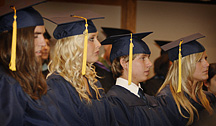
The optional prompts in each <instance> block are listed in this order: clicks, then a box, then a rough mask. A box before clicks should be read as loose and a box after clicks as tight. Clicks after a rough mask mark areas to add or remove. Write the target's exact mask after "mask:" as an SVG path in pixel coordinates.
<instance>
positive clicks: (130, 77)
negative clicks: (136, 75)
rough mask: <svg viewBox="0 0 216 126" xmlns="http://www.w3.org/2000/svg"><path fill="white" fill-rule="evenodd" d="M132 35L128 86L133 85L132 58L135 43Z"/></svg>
mask: <svg viewBox="0 0 216 126" xmlns="http://www.w3.org/2000/svg"><path fill="white" fill-rule="evenodd" d="M132 40H133V39H132V33H131V38H130V50H129V68H128V85H130V84H131V80H132V60H133V59H132V58H133V43H132Z"/></svg>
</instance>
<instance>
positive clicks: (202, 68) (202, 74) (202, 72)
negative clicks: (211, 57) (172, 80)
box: [193, 52, 209, 81]
mask: <svg viewBox="0 0 216 126" xmlns="http://www.w3.org/2000/svg"><path fill="white" fill-rule="evenodd" d="M208 67H209V63H208V61H207V55H206V52H204V53H203V55H202V57H201V59H200V60H199V61H198V62H197V63H196V69H195V72H194V73H193V78H194V80H195V81H204V80H207V79H208Z"/></svg>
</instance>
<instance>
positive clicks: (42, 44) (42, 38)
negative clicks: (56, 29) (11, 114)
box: [40, 36, 46, 47]
mask: <svg viewBox="0 0 216 126" xmlns="http://www.w3.org/2000/svg"><path fill="white" fill-rule="evenodd" d="M40 46H42V47H44V46H46V41H45V38H44V36H42V37H41V40H40Z"/></svg>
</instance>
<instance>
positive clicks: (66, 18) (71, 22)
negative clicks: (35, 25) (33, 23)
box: [44, 10, 104, 39]
mask: <svg viewBox="0 0 216 126" xmlns="http://www.w3.org/2000/svg"><path fill="white" fill-rule="evenodd" d="M73 16H78V17H73ZM80 17H82V18H80ZM44 18H45V19H47V20H49V21H51V22H53V23H55V24H56V25H57V27H56V28H55V30H54V32H53V36H54V38H56V39H62V38H65V37H69V36H74V35H80V34H83V32H84V31H85V30H86V27H85V25H86V22H85V19H87V23H88V33H93V32H97V29H96V27H95V25H94V23H93V22H92V20H94V19H102V18H104V17H103V16H101V15H99V14H97V13H94V12H92V11H87V10H83V11H74V12H73V14H72V15H63V16H62V15H60V16H52V17H44Z"/></svg>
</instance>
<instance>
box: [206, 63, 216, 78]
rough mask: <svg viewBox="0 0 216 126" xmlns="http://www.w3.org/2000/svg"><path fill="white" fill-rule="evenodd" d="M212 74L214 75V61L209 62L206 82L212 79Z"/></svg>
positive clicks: (215, 68) (215, 66)
mask: <svg viewBox="0 0 216 126" xmlns="http://www.w3.org/2000/svg"><path fill="white" fill-rule="evenodd" d="M214 75H216V63H211V64H209V71H208V76H209V77H208V79H207V82H210V80H211V79H212V77H214Z"/></svg>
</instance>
